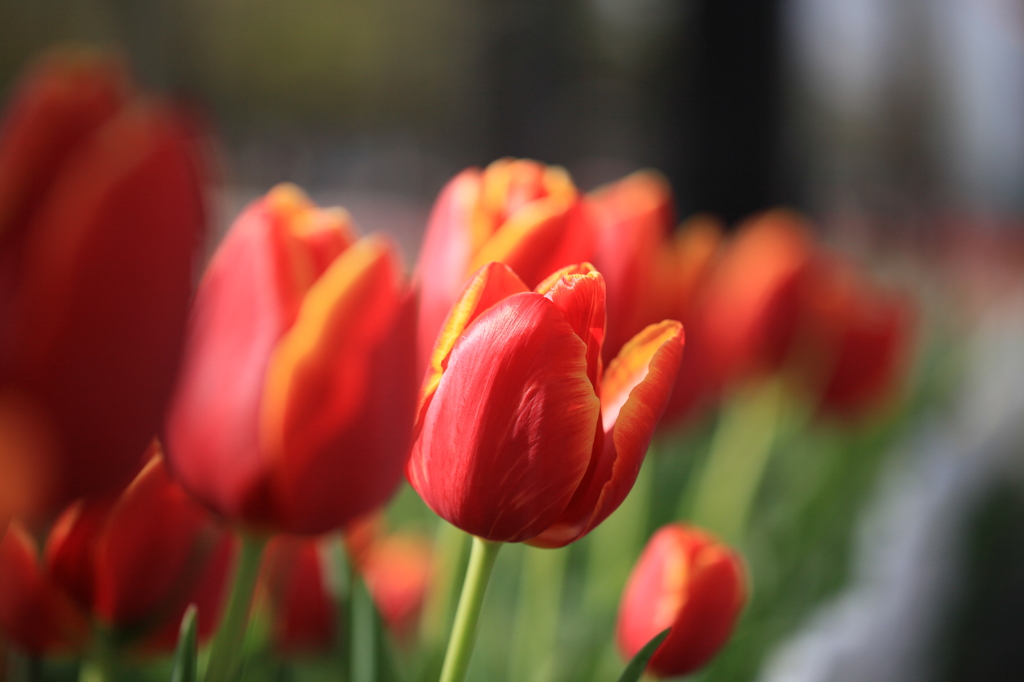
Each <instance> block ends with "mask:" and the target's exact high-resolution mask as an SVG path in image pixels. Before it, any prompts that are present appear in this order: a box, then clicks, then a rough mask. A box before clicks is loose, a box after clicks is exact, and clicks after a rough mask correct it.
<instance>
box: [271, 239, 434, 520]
mask: <svg viewBox="0 0 1024 682" xmlns="http://www.w3.org/2000/svg"><path fill="white" fill-rule="evenodd" d="M400 286H401V282H400V279H399V264H398V261H397V257H396V256H395V253H394V251H393V249H392V247H391V245H390V243H389V242H387V241H386V240H384V239H381V238H374V237H368V238H365V239H363V240H361V241H359V242H357V243H356V244H355V245H354V246H353V247H351V248H350V249H349V250H347V251H345V252H344V253H343V254H342V255H341V256H339V257H338V258H337V259H336V260H335V262H334V263H333V264H332V265H331V267H330V268H329V269H328V270H327V272H325V273H324V275H323V277H321V278H320V279H319V280H318V281H317V283H316V284H315V285H314V286H313V288H312V289H310V291H309V293H308V294H307V296H306V299H305V300H304V301H303V305H302V309H301V310H300V312H299V316H298V319H297V320H296V322H295V325H294V326H293V327H292V328H291V329H290V330H289V331H288V333H287V334H286V335H285V337H284V338H283V339H282V340H281V343H280V344H279V345H278V347H277V349H276V350H275V352H274V355H273V357H272V359H271V361H270V365H269V367H268V370H267V379H266V389H265V394H264V402H263V409H262V421H261V426H262V445H263V449H264V452H265V453H266V456H267V457H268V458H269V460H268V463H269V465H270V466H271V467H272V468H273V469H274V470H276V473H275V475H274V476H273V480H274V483H275V485H276V487H275V494H276V495H277V504H278V507H279V510H278V511H279V513H280V515H281V519H282V520H283V522H284V523H285V524H286V526H287V527H288V530H290V531H291V532H294V533H319V532H324V531H327V530H330V529H332V528H337V527H338V526H340V525H341V524H343V523H346V522H348V521H350V520H352V519H353V518H355V517H356V516H359V515H361V514H364V513H366V512H368V511H371V509H372V507H373V506H375V505H377V504H380V503H382V502H383V501H384V500H385V499H386V498H387V496H388V495H390V493H391V492H393V490H394V488H395V486H396V485H397V484H398V482H399V481H400V480H401V475H402V470H403V468H404V465H405V459H406V456H407V455H408V447H409V444H410V434H411V427H412V417H413V414H414V404H415V394H416V385H415V370H414V366H413V363H414V359H415V356H414V352H415V350H414V348H413V344H414V343H415V338H414V334H415V332H414V324H413V310H414V301H413V300H412V298H411V296H409V297H405V296H404V294H403V292H402V291H401V288H400ZM356 481H358V482H359V483H358V485H354V482H356ZM346 482H347V483H348V485H347V486H346V487H345V488H343V489H344V490H345V494H344V495H343V496H339V495H338V491H339V489H342V488H341V486H343V485H345V484H346Z"/></svg>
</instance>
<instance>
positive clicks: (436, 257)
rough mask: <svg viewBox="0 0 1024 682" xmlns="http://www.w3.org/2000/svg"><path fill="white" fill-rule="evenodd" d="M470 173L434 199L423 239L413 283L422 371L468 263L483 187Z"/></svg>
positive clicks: (475, 171)
mask: <svg viewBox="0 0 1024 682" xmlns="http://www.w3.org/2000/svg"><path fill="white" fill-rule="evenodd" d="M482 182H483V181H482V178H481V173H480V171H479V170H478V169H475V168H471V169H468V170H465V171H463V172H461V173H459V174H458V175H457V176H455V177H454V178H453V179H452V180H451V181H450V182H449V183H448V184H447V185H445V187H444V189H443V190H441V195H440V196H439V197H438V198H437V203H435V204H434V210H433V211H432V212H431V214H430V220H429V222H428V223H427V230H426V232H425V234H424V237H423V247H422V249H421V250H420V259H419V261H418V262H417V265H416V275H415V278H414V279H415V283H416V288H417V289H418V290H419V292H420V317H419V332H418V333H419V337H418V338H419V341H418V347H419V351H418V356H419V358H420V363H421V366H425V365H426V363H427V359H428V358H429V357H430V353H431V351H432V349H433V348H434V341H435V339H436V338H437V333H438V330H439V329H440V328H441V326H442V324H443V323H444V320H445V317H446V316H447V315H448V311H449V309H450V308H451V306H452V302H453V301H455V300H456V298H458V296H459V292H460V291H461V290H462V288H463V285H464V284H465V282H466V273H468V272H472V270H470V269H469V261H470V258H472V254H473V249H472V235H471V232H472V228H471V223H472V222H473V215H474V211H475V207H476V204H477V199H478V197H479V194H480V188H481V185H482Z"/></svg>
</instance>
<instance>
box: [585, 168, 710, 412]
mask: <svg viewBox="0 0 1024 682" xmlns="http://www.w3.org/2000/svg"><path fill="white" fill-rule="evenodd" d="M587 203H588V205H589V206H590V208H591V211H590V215H592V216H593V219H594V223H595V224H596V226H597V234H598V238H597V247H596V249H595V253H594V257H593V262H594V265H595V267H597V269H598V270H599V271H600V272H601V274H602V275H603V276H604V278H605V282H606V283H607V288H608V335H607V338H606V339H605V346H604V354H603V357H604V359H605V361H606V362H607V361H610V360H611V359H612V358H614V357H615V355H616V354H617V353H618V352H619V350H620V349H621V348H622V346H623V344H624V343H625V342H626V341H628V340H629V338H630V337H632V336H633V335H634V334H636V333H637V332H639V331H640V330H642V329H643V328H644V327H646V326H647V325H648V324H652V323H654V322H657V321H659V320H663V319H674V320H680V321H681V322H682V323H683V326H684V327H685V328H686V353H684V354H683V360H682V364H681V365H680V367H679V375H678V379H677V380H676V386H675V389H674V390H673V392H672V397H671V399H670V400H669V404H668V407H667V408H666V409H665V415H664V417H663V418H662V422H663V423H667V422H679V421H682V420H683V419H685V418H687V417H690V416H692V415H693V414H694V413H695V412H696V411H697V409H698V408H699V407H700V406H702V405H703V404H705V403H707V402H708V401H709V400H710V399H711V398H712V397H713V396H714V395H715V394H716V393H717V392H718V389H719V386H718V384H719V383H720V382H719V381H718V380H717V377H716V376H715V373H714V371H713V369H714V368H713V367H712V363H711V361H710V358H709V354H710V350H709V349H708V347H707V340H706V338H705V336H706V334H705V333H704V331H703V328H702V327H703V306H702V298H703V295H704V290H705V289H706V287H707V283H708V281H709V279H710V277H711V275H712V273H713V272H714V266H715V263H716V261H717V258H718V255H719V252H720V245H721V243H722V229H721V227H720V225H719V224H718V222H717V221H716V220H714V219H712V218H710V217H709V216H704V215H699V216H694V217H692V218H690V219H689V220H687V221H686V222H685V223H683V225H682V226H681V227H680V228H679V229H678V230H676V231H675V232H674V234H673V225H674V221H675V216H674V211H673V209H672V195H671V190H670V188H669V186H668V183H667V182H666V181H665V179H664V178H663V177H662V176H661V175H659V174H658V173H655V172H653V171H639V172H637V173H633V174H632V175H629V176H626V177H625V178H622V179H621V180H618V181H616V182H613V183H611V184H609V185H606V186H605V187H601V188H599V189H597V190H595V191H593V192H591V193H590V194H589V195H588V196H587Z"/></svg>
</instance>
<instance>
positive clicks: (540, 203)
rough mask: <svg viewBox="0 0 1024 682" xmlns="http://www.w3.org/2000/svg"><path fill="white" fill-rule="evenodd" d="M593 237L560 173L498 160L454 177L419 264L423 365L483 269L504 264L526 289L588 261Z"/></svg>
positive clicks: (440, 203)
mask: <svg viewBox="0 0 1024 682" xmlns="http://www.w3.org/2000/svg"><path fill="white" fill-rule="evenodd" d="M593 240H594V235H593V229H592V227H591V226H590V223H589V220H588V218H587V217H586V215H585V211H584V207H583V205H582V204H581V202H580V197H579V193H578V192H577V190H576V187H575V186H574V185H573V183H572V180H571V179H570V178H569V175H568V173H566V172H565V170H563V169H562V168H558V167H557V166H545V165H543V164H540V163H537V162H536V161H528V160H520V159H500V160H498V161H495V162H494V163H492V164H491V165H490V166H488V167H487V168H486V169H484V170H483V171H481V170H479V169H476V168H471V169H468V170H465V171H463V172H462V173H460V174H459V175H457V176H456V177H455V178H453V179H452V180H451V181H450V182H449V183H448V184H447V185H446V186H445V188H444V189H443V190H441V194H440V196H439V197H438V198H437V203H436V204H435V205H434V210H433V212H432V213H431V216H430V221H429V223H428V224H427V230H426V233H425V235H424V237H423V248H422V250H421V252H420V259H419V263H418V265H417V271H416V279H417V286H418V288H419V291H420V318H419V338H420V341H419V349H420V351H419V352H420V358H421V362H425V361H426V359H427V358H428V357H429V355H430V352H431V349H432V348H433V347H434V342H435V340H436V339H437V334H438V331H440V329H441V325H442V323H443V322H444V319H445V316H446V315H447V314H448V311H449V310H450V309H451V307H452V305H453V304H454V303H455V300H456V299H457V298H458V297H459V293H460V292H461V291H462V288H463V286H464V285H465V283H466V280H468V279H469V277H470V276H471V275H472V274H473V273H474V272H476V271H477V270H478V269H479V268H480V267H481V266H483V265H486V264H487V263H490V262H500V263H505V264H506V265H508V266H509V267H511V268H512V270H513V271H515V272H516V273H517V274H518V275H519V276H520V277H521V278H522V280H523V282H525V283H526V285H527V286H529V287H531V288H532V287H534V286H536V285H537V284H539V283H540V281H541V280H542V279H544V278H545V277H547V276H548V275H550V274H551V273H552V272H554V271H555V270H557V269H559V268H562V267H565V266H567V265H570V264H572V263H579V262H581V261H584V260H586V259H587V258H589V257H590V253H591V251H592V249H593Z"/></svg>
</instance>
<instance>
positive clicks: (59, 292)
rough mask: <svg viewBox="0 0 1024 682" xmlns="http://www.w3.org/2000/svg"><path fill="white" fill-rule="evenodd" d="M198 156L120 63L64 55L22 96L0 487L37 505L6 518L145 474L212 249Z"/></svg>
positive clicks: (1, 370) (1, 220)
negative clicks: (18, 481) (22, 484)
mask: <svg viewBox="0 0 1024 682" xmlns="http://www.w3.org/2000/svg"><path fill="white" fill-rule="evenodd" d="M197 152H198V149H197V147H196V145H195V144H194V136H193V135H192V133H191V131H190V129H189V126H188V125H187V124H186V123H185V122H184V120H183V119H182V117H181V116H180V115H179V114H178V113H177V112H175V111H174V110H172V109H171V108H170V107H169V106H167V105H165V104H162V103H160V102H157V101H154V100H152V99H144V98H142V97H139V96H138V95H136V94H135V93H133V92H132V91H131V89H130V86H129V84H128V82H127V80H126V78H125V75H124V73H123V71H122V69H121V66H120V64H119V63H117V62H116V61H114V60H111V59H108V58H103V57H97V56H88V55H83V54H69V53H62V54H56V55H53V56H51V57H49V58H47V59H45V60H43V61H41V62H40V63H39V64H38V65H37V66H36V67H35V68H34V69H32V70H31V72H30V73H29V74H28V75H27V77H26V78H25V80H24V81H23V82H22V84H21V86H20V87H19V88H18V90H17V91H16V93H15V95H14V97H13V99H12V102H11V104H10V106H9V109H8V113H7V115H6V117H5V118H4V120H3V121H2V124H0V310H2V313H0V448H2V449H4V450H7V452H6V453H5V454H4V455H3V456H2V457H0V467H2V468H0V477H3V478H6V477H7V475H8V474H11V473H12V472H13V475H15V476H19V477H23V478H25V479H26V485H27V486H29V487H31V488H32V489H33V491H34V492H35V494H34V495H31V496H27V498H29V497H30V498H31V499H24V500H23V501H22V502H21V503H18V504H16V505H14V506H16V507H18V508H17V509H12V510H11V511H20V512H35V513H38V514H41V515H48V514H53V513H56V512H57V511H59V510H60V509H61V508H63V507H64V506H65V505H66V504H68V503H69V502H70V501H71V500H73V499H76V498H78V497H81V496H88V495H100V494H115V493H116V492H117V491H118V490H120V489H122V488H123V487H124V486H125V485H126V484H127V483H128V482H129V481H130V480H131V479H132V477H133V476H134V475H135V474H136V473H138V471H139V469H140V467H141V466H142V464H143V462H142V461H141V460H140V459H139V453H141V452H143V451H144V450H145V448H146V444H147V443H148V442H149V439H150V438H152V434H153V433H155V432H156V431H157V429H158V427H159V425H160V423H161V421H162V417H163V413H164V410H165V407H166V402H167V399H168V397H169V394H170V391H171V388H172V384H173V381H174V376H175V372H176V369H177V363H178V358H179V354H180V350H181V345H182V338H183V333H184V327H185V320H186V315H187V307H188V301H189V298H190V297H191V293H192V274H193V261H194V260H195V256H196V253H197V249H198V247H199V246H200V243H201V241H202V238H203V232H204V226H205V210H204V197H203V180H204V175H205V172H204V169H203V164H202V163H201V162H200V158H199V154H198V153H197ZM20 448H28V450H20V451H21V452H22V455H21V456H20V458H19V457H18V456H15V455H13V454H11V453H12V452H18V451H19V449H20ZM26 461H28V462H29V463H28V464H26ZM23 490H24V488H23ZM4 504H5V503H0V508H2V507H3V506H4Z"/></svg>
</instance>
